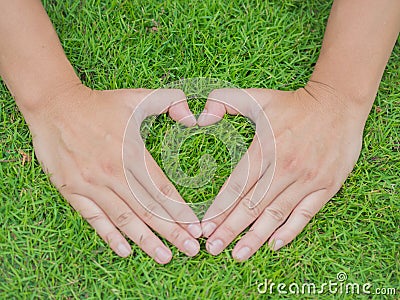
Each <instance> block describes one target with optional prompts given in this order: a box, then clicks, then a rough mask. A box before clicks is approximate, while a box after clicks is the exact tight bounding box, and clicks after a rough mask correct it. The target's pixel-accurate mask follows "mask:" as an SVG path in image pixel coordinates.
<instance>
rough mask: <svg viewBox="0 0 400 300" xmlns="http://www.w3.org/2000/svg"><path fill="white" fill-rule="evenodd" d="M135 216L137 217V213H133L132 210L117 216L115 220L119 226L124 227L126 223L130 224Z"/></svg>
mask: <svg viewBox="0 0 400 300" xmlns="http://www.w3.org/2000/svg"><path fill="white" fill-rule="evenodd" d="M134 218H135V215H134V214H133V212H132V211H126V212H124V213H122V214H120V215H119V216H118V217H117V219H116V220H115V223H116V225H117V227H119V228H123V227H125V226H126V225H128V224H129V223H131V222H132V221H133V219H134Z"/></svg>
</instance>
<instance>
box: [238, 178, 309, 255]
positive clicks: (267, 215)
mask: <svg viewBox="0 0 400 300" xmlns="http://www.w3.org/2000/svg"><path fill="white" fill-rule="evenodd" d="M306 190H307V189H304V188H303V189H302V187H301V186H300V185H295V184H294V185H293V186H292V187H291V188H290V189H287V191H286V192H284V193H282V194H281V195H279V196H278V197H277V198H276V199H274V201H273V202H272V203H271V204H270V205H268V206H267V207H266V208H265V209H264V210H263V212H262V214H261V215H260V217H259V218H258V219H257V221H256V222H255V223H254V224H253V225H252V227H251V228H250V229H249V231H248V232H247V233H246V234H245V235H244V236H243V237H242V238H241V239H240V241H239V242H238V243H237V244H236V246H235V248H234V249H233V251H232V256H233V257H234V258H235V259H236V260H238V261H243V260H246V259H248V258H249V257H250V256H252V255H253V254H254V253H255V252H256V251H257V250H258V249H259V248H260V247H261V246H262V245H263V244H264V243H265V242H266V241H267V240H268V239H269V238H270V236H271V235H272V234H273V233H274V232H275V230H276V229H277V228H279V227H280V226H281V225H282V224H283V223H284V222H285V221H286V219H287V218H288V216H289V215H290V214H291V213H292V211H293V210H294V208H295V207H296V205H297V204H298V203H299V202H301V200H302V199H304V197H305V196H306V195H307V194H308V193H307V192H305V191H306Z"/></svg>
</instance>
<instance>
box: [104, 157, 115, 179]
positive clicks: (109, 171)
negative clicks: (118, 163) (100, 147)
mask: <svg viewBox="0 0 400 300" xmlns="http://www.w3.org/2000/svg"><path fill="white" fill-rule="evenodd" d="M101 169H102V170H103V172H104V173H105V174H106V175H109V176H114V175H115V174H116V168H115V164H114V163H112V162H111V161H109V160H107V161H105V162H102V163H101Z"/></svg>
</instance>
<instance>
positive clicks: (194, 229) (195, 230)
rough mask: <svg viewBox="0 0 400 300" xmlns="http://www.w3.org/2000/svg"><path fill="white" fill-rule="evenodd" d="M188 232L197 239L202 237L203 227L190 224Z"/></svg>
mask: <svg viewBox="0 0 400 300" xmlns="http://www.w3.org/2000/svg"><path fill="white" fill-rule="evenodd" d="M188 231H189V232H190V234H191V235H192V236H193V237H195V238H198V237H200V236H201V234H202V230H201V226H200V225H198V224H190V225H189V226H188Z"/></svg>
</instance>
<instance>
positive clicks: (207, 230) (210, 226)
mask: <svg viewBox="0 0 400 300" xmlns="http://www.w3.org/2000/svg"><path fill="white" fill-rule="evenodd" d="M215 228H217V225H215V223H213V222H209V223H206V224H205V225H204V226H203V236H204V237H209V236H210V235H211V233H213V232H214V230H215Z"/></svg>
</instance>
